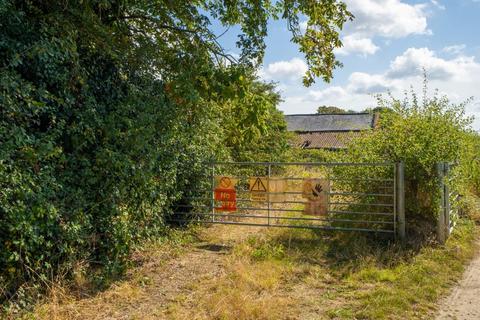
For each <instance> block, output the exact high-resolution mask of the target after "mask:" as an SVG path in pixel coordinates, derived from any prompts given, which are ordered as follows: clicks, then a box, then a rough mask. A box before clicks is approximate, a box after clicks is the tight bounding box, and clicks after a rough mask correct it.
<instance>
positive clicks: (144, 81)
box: [0, 0, 287, 299]
mask: <svg viewBox="0 0 480 320" xmlns="http://www.w3.org/2000/svg"><path fill="white" fill-rule="evenodd" d="M169 3H171V2H170V1H167V2H162V1H159V2H158V3H156V4H155V5H156V7H155V8H154V9H152V10H158V12H159V14H164V13H165V11H162V8H164V9H165V10H170V11H169V12H170V13H171V14H172V15H176V16H177V17H178V19H180V22H179V21H178V20H175V21H171V20H169V17H163V19H164V20H163V22H164V23H178V24H179V25H182V24H185V25H188V26H192V25H197V26H199V28H204V27H205V25H206V24H205V22H204V21H203V20H201V19H200V18H198V17H199V15H198V14H197V16H195V14H194V13H192V12H193V11H192V12H190V11H188V10H193V9H192V7H189V6H188V5H183V6H178V7H176V6H174V7H171V6H170V4H169ZM138 5H139V6H143V9H145V10H146V6H147V7H148V5H149V4H148V3H144V4H140V3H139V4H138ZM129 6H130V7H129ZM136 9H137V8H134V6H133V4H129V3H124V4H122V5H120V4H119V3H117V2H116V1H112V2H109V1H100V2H97V1H79V2H57V1H52V2H50V1H38V2H37V1H34V2H31V1H13V0H12V1H2V2H1V3H0V299H4V298H8V297H9V296H11V295H12V294H14V293H15V290H16V289H17V288H19V287H20V286H21V285H22V284H23V283H25V282H26V281H30V280H32V279H38V278H39V277H40V278H45V277H47V278H50V277H52V276H53V277H55V276H56V275H57V274H59V273H61V274H67V275H68V274H69V273H70V272H72V270H73V268H74V266H75V264H78V263H82V264H87V265H89V266H95V265H97V266H101V267H102V269H103V270H104V271H107V272H113V273H117V272H122V271H123V269H124V266H125V261H126V259H127V257H128V254H129V252H130V250H131V248H132V246H133V245H134V244H136V243H138V242H139V241H142V240H144V239H147V238H149V237H156V236H158V235H159V234H161V233H162V232H163V230H164V227H165V226H164V219H163V218H164V216H165V214H167V213H169V212H170V211H171V207H172V205H173V204H174V203H175V202H177V201H181V199H182V197H184V196H185V194H187V193H188V192H189V190H194V189H196V188H201V184H202V183H205V179H204V176H205V168H204V166H205V163H206V162H208V161H211V160H212V159H245V158H248V159H259V158H261V160H265V159H266V158H270V159H272V157H273V158H275V159H278V158H279V157H281V156H282V154H283V153H284V151H285V150H286V148H287V140H286V133H285V123H284V120H283V117H281V113H280V112H279V111H278V110H277V109H276V105H277V103H278V101H279V97H278V94H277V93H275V92H274V87H273V86H271V85H266V84H262V83H260V82H259V81H258V80H257V78H256V76H255V75H254V72H253V70H254V69H252V68H251V67H250V66H249V65H248V64H246V65H243V64H231V65H228V64H219V63H217V62H215V59H214V57H213V56H212V50H210V49H211V47H208V46H207V44H208V43H209V42H208V41H204V42H202V41H200V42H198V43H196V44H193V43H192V37H191V35H190V34H188V32H187V33H186V32H183V31H182V30H180V29H181V27H179V30H180V31H178V34H173V33H171V32H166V31H165V30H159V29H158V30H157V29H152V28H153V27H152V26H151V25H142V24H141V23H132V22H126V21H127V20H125V19H124V18H123V16H124V15H127V14H128V12H127V11H128V10H136ZM163 22H162V21H159V22H158V23H159V24H160V23H163ZM182 28H183V27H182ZM148 33H150V35H151V36H148ZM199 33H200V34H201V31H199ZM145 34H147V36H145ZM162 37H164V38H165V39H163V40H164V41H160V40H162ZM148 41H151V42H148ZM172 44H175V45H172ZM214 49H215V48H214ZM261 136H263V137H268V139H261V138H260V137H261ZM252 150H256V152H255V153H253V152H252ZM272 160H273V159H272Z"/></svg>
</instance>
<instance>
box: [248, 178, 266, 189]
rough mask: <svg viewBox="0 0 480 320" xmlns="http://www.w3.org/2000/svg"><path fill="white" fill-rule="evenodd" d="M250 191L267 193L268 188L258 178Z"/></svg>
mask: <svg viewBox="0 0 480 320" xmlns="http://www.w3.org/2000/svg"><path fill="white" fill-rule="evenodd" d="M250 191H259V192H267V188H266V187H265V185H264V184H263V181H262V179H260V178H257V179H256V180H255V183H254V184H253V185H252V186H251V187H250Z"/></svg>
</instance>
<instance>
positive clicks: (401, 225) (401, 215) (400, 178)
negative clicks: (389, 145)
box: [395, 161, 405, 242]
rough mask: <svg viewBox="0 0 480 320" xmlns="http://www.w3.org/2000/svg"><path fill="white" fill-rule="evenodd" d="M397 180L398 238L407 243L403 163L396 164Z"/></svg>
mask: <svg viewBox="0 0 480 320" xmlns="http://www.w3.org/2000/svg"><path fill="white" fill-rule="evenodd" d="M395 167H396V170H395V173H396V177H395V180H396V182H397V185H396V186H395V192H396V206H397V207H396V211H397V220H398V221H397V222H398V228H397V233H398V238H399V239H400V241H402V242H404V241H405V164H404V163H403V161H400V162H397V163H395Z"/></svg>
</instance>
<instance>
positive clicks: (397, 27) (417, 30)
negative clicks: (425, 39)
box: [345, 0, 431, 38]
mask: <svg viewBox="0 0 480 320" xmlns="http://www.w3.org/2000/svg"><path fill="white" fill-rule="evenodd" d="M345 2H346V4H347V8H348V9H349V10H350V11H351V12H352V13H353V14H354V15H355V19H354V21H353V23H351V24H350V28H351V30H350V33H356V34H359V35H363V36H364V37H373V36H382V37H385V38H402V37H406V36H409V35H411V34H430V33H431V31H430V30H429V29H428V28H427V12H426V8H427V7H428V4H427V3H422V4H413V5H412V4H407V3H404V2H401V1H400V0H346V1H345ZM347 27H348V26H347Z"/></svg>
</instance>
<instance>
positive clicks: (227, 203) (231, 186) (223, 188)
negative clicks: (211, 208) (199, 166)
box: [214, 176, 237, 212]
mask: <svg viewBox="0 0 480 320" xmlns="http://www.w3.org/2000/svg"><path fill="white" fill-rule="evenodd" d="M215 180H216V185H217V186H216V188H215V190H214V198H215V200H216V201H219V202H220V206H218V207H215V209H216V210H217V211H230V212H232V211H237V192H236V190H235V184H236V183H237V181H236V179H232V178H230V177H226V176H221V177H215Z"/></svg>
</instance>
